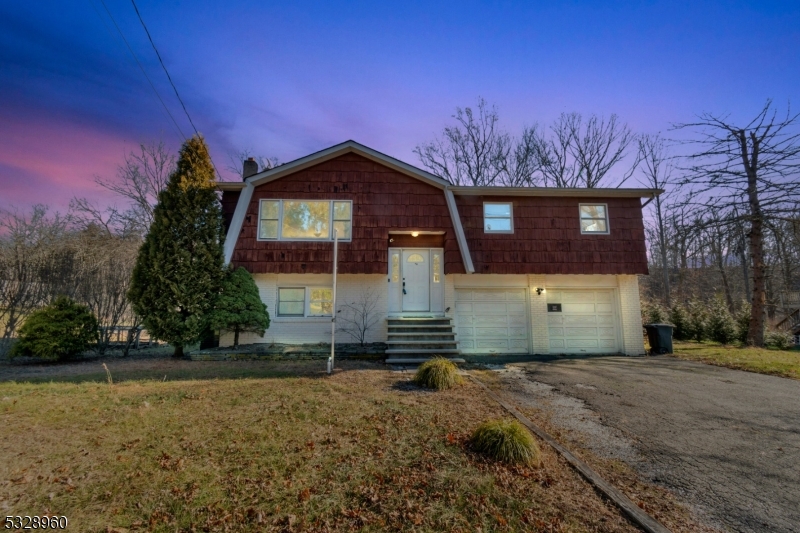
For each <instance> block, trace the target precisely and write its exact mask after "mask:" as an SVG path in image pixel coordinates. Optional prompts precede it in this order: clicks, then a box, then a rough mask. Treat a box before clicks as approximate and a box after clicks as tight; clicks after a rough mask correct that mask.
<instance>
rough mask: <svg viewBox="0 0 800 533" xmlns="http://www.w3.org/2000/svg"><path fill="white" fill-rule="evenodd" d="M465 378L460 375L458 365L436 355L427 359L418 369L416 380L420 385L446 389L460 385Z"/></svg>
mask: <svg viewBox="0 0 800 533" xmlns="http://www.w3.org/2000/svg"><path fill="white" fill-rule="evenodd" d="M462 381H463V380H462V379H461V376H459V375H458V367H457V366H456V365H455V363H453V362H452V361H449V360H447V359H445V358H444V357H434V358H433V359H431V360H430V361H425V362H424V363H422V364H421V365H419V368H418V369H417V375H416V376H414V382H415V383H416V384H417V385H419V386H420V387H425V388H428V389H436V390H445V389H452V388H453V387H455V386H456V385H460V384H461V382H462Z"/></svg>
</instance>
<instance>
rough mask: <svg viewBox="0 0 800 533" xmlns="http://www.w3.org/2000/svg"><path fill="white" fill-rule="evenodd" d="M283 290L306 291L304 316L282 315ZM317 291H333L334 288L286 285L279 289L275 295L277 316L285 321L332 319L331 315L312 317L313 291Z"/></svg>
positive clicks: (304, 295) (304, 294)
mask: <svg viewBox="0 0 800 533" xmlns="http://www.w3.org/2000/svg"><path fill="white" fill-rule="evenodd" d="M281 289H303V290H304V291H305V292H304V293H303V314H302V315H282V314H280V309H281ZM316 289H319V290H327V291H333V287H321V286H317V285H314V286H311V285H308V286H298V285H286V286H282V287H278V291H277V293H276V295H275V296H276V298H275V314H276V316H277V317H278V318H281V319H284V320H291V319H298V320H299V319H302V318H330V317H331V316H333V315H332V314H330V315H312V314H311V312H310V308H311V291H313V290H316ZM331 297H333V294H331ZM332 303H333V301H331V304H332Z"/></svg>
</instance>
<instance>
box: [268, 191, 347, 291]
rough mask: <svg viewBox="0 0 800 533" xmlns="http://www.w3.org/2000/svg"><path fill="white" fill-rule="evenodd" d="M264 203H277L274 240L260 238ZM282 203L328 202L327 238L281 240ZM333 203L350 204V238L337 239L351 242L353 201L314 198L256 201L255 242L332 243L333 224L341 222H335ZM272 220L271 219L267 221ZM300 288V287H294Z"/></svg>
mask: <svg viewBox="0 0 800 533" xmlns="http://www.w3.org/2000/svg"><path fill="white" fill-rule="evenodd" d="M264 202H278V236H277V237H276V238H274V239H269V238H266V237H262V236H261V212H262V210H263V209H264ZM284 202H328V203H329V204H330V215H329V216H328V231H329V237H328V238H326V239H302V238H291V239H285V238H283V203H284ZM334 202H348V203H349V204H350V238H349V239H344V238H342V237H339V239H338V240H339V242H352V241H353V200H346V199H339V198H336V199H333V198H332V199H327V200H326V199H324V198H322V199H314V198H260V199H259V200H258V219H257V220H256V241H259V242H333V227H334V222H342V221H341V220H335V218H334V217H335V215H334V212H333V204H334ZM269 220H273V219H269ZM296 288H300V287H296Z"/></svg>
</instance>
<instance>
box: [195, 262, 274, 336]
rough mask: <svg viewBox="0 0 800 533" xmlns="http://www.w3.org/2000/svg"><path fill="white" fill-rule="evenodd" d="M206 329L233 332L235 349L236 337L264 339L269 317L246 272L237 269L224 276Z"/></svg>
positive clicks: (251, 279)
mask: <svg viewBox="0 0 800 533" xmlns="http://www.w3.org/2000/svg"><path fill="white" fill-rule="evenodd" d="M209 326H210V327H211V329H214V330H227V331H232V332H233V347H234V348H236V347H238V346H239V333H242V332H245V331H247V332H253V333H256V334H258V335H264V332H265V331H266V330H267V328H268V327H269V313H267V306H266V305H264V302H262V301H261V296H259V294H258V287H256V283H255V281H253V277H252V276H251V275H250V273H249V272H248V271H247V270H245V269H243V268H242V267H239V268H237V269H236V270H229V271H228V272H227V274H226V276H225V280H224V281H223V283H222V292H221V293H220V295H219V297H218V298H217V301H216V303H215V305H214V311H213V312H212V313H211V318H210V323H209Z"/></svg>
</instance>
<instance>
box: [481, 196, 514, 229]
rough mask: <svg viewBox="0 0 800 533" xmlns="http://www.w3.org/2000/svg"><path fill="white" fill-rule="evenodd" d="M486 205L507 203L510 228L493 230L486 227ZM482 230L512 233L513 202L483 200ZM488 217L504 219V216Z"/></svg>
mask: <svg viewBox="0 0 800 533" xmlns="http://www.w3.org/2000/svg"><path fill="white" fill-rule="evenodd" d="M487 205H507V206H508V213H509V216H508V218H509V221H510V222H511V229H510V230H505V229H504V230H494V229H490V230H487V229H486V218H487V217H486V206H487ZM482 209H483V232H484V233H505V234H512V233H514V202H483V208H482ZM488 218H489V219H496V220H505V219H506V217H488Z"/></svg>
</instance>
